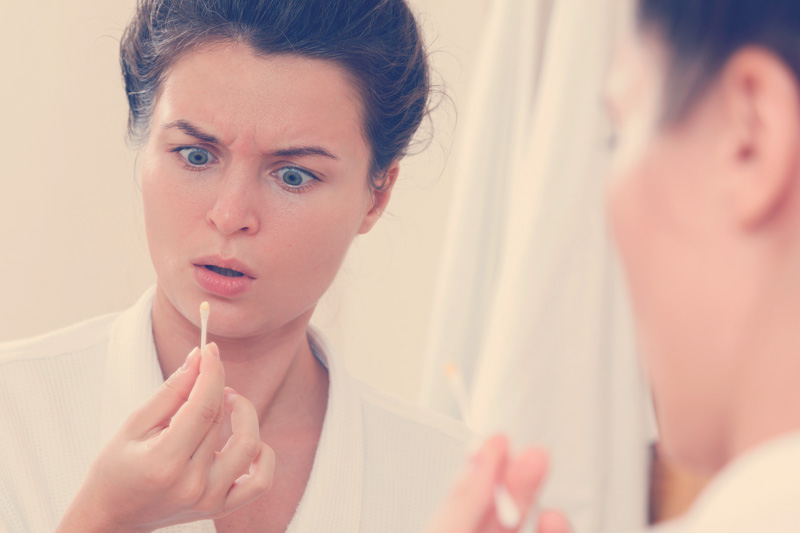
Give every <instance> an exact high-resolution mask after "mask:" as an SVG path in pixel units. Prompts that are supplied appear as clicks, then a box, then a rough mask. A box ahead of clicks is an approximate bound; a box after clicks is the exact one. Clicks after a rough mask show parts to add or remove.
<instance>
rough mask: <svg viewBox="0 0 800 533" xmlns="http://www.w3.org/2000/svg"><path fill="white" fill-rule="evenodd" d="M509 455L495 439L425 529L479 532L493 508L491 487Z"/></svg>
mask: <svg viewBox="0 0 800 533" xmlns="http://www.w3.org/2000/svg"><path fill="white" fill-rule="evenodd" d="M507 454H508V440H507V439H506V438H505V437H504V436H502V435H496V436H494V437H492V438H490V439H489V440H487V441H486V442H485V443H484V444H483V446H481V448H480V450H479V451H478V453H476V454H475V455H474V456H473V457H472V458H471V459H470V461H469V463H468V465H467V469H466V471H465V472H464V473H463V474H461V477H460V478H459V479H458V481H456V483H455V485H454V486H453V488H452V490H451V491H450V494H449V495H448V496H447V498H446V499H445V501H444V503H443V504H442V506H441V507H439V511H438V512H437V514H436V516H435V518H434V519H433V521H432V522H431V524H430V527H429V528H428V533H455V532H458V533H468V532H473V531H478V527H480V526H481V525H482V524H483V523H484V522H485V520H486V517H487V515H488V514H489V513H490V512H491V510H492V509H493V505H494V499H493V498H494V486H495V483H496V481H497V479H498V478H499V476H500V471H501V468H502V466H503V464H504V462H505V459H506V456H507Z"/></svg>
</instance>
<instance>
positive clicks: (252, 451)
mask: <svg viewBox="0 0 800 533" xmlns="http://www.w3.org/2000/svg"><path fill="white" fill-rule="evenodd" d="M237 441H238V442H237V443H236V444H237V446H238V447H239V449H241V450H242V453H244V454H245V455H246V456H247V457H248V458H249V459H251V460H252V459H255V458H256V457H258V454H259V453H261V441H260V440H258V439H256V438H255V437H251V436H245V435H239V436H238V439H237Z"/></svg>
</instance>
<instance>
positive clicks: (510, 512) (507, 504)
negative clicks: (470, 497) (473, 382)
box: [444, 363, 522, 529]
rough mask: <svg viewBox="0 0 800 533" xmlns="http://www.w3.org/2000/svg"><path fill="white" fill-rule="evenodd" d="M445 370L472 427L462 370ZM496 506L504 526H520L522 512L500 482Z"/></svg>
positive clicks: (451, 367) (453, 368) (467, 423)
mask: <svg viewBox="0 0 800 533" xmlns="http://www.w3.org/2000/svg"><path fill="white" fill-rule="evenodd" d="M444 372H445V374H446V375H447V381H448V382H449V383H450V388H451V389H452V390H453V396H454V397H455V399H456V403H457V404H458V408H459V410H460V411H461V418H462V419H463V420H464V424H466V425H467V427H470V428H471V427H472V424H471V422H472V420H471V417H470V410H469V396H468V395H467V387H466V385H465V384H464V379H463V378H462V377H461V372H460V371H459V370H458V366H456V365H455V364H453V363H448V364H447V365H445V367H444ZM494 508H495V513H496V514H497V520H498V521H499V522H500V525H502V526H503V527H504V528H506V529H512V528H515V527H517V526H519V523H520V521H521V520H522V514H521V513H520V511H519V508H518V507H517V504H516V503H514V500H513V499H512V498H511V494H509V492H508V489H507V488H506V486H505V484H503V483H498V484H497V485H495V486H494Z"/></svg>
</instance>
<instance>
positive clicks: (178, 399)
mask: <svg viewBox="0 0 800 533" xmlns="http://www.w3.org/2000/svg"><path fill="white" fill-rule="evenodd" d="M226 416H230V422H231V429H232V435H231V436H230V438H229V439H228V440H227V442H226V444H225V445H224V447H223V448H222V450H220V451H217V446H218V439H219V435H220V429H221V426H222V422H223V419H224V418H225V417H226ZM274 469H275V455H274V452H273V451H272V449H271V448H270V447H269V446H267V445H266V444H264V443H263V442H261V436H260V433H259V428H258V417H257V414H256V411H255V408H254V407H253V405H252V404H251V403H250V402H249V401H248V400H247V399H246V398H244V397H242V396H240V395H238V394H236V393H235V392H234V391H233V390H232V389H226V388H225V373H224V370H223V367H222V362H221V361H220V358H219V349H218V348H217V346H216V344H214V343H211V344H209V345H207V346H206V348H205V350H204V351H203V354H202V356H201V355H200V351H199V349H197V348H195V349H194V350H192V352H191V353H190V354H189V356H188V357H187V359H186V363H185V365H184V366H183V367H182V368H180V369H178V370H177V371H176V372H175V373H174V374H172V375H171V376H170V377H169V378H168V379H167V381H166V382H165V383H164V385H163V386H162V387H161V388H160V389H159V390H158V391H157V392H156V393H155V394H154V395H153V396H152V397H151V398H150V399H149V400H148V401H147V402H145V403H144V404H143V405H142V406H141V407H140V408H139V409H137V410H136V411H134V412H133V414H131V415H130V417H128V419H127V420H126V421H125V423H124V424H123V426H122V428H121V429H120V430H119V431H118V432H117V433H116V435H114V437H113V438H112V439H111V441H110V442H109V443H108V444H107V445H106V446H105V448H103V450H102V451H101V452H100V454H99V455H98V456H97V458H96V459H95V461H94V463H93V464H92V466H91V468H90V470H89V473H88V475H87V477H86V479H85V481H84V483H83V485H82V486H81V488H80V490H79V492H78V494H77V496H76V497H75V499H74V500H73V501H72V503H71V505H70V507H69V509H67V512H66V514H65V515H64V518H63V519H62V521H61V524H60V525H59V528H58V530H59V531H82V532H84V531H111V530H113V531H151V530H153V529H157V528H160V527H165V526H168V525H172V524H178V523H183V522H191V521H195V520H200V519H208V518H218V517H221V516H224V515H226V514H228V513H230V512H231V511H233V510H234V509H236V508H238V507H241V506H242V505H244V504H246V503H248V502H250V501H252V500H253V499H255V498H256V497H258V496H260V495H262V494H263V493H264V492H266V491H267V490H269V488H270V487H271V485H272V476H273V472H274Z"/></svg>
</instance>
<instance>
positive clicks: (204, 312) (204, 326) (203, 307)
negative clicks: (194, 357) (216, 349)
mask: <svg viewBox="0 0 800 533" xmlns="http://www.w3.org/2000/svg"><path fill="white" fill-rule="evenodd" d="M209 309H210V306H209V305H208V302H203V303H201V304H200V353H203V348H205V347H206V332H207V330H208V311H209Z"/></svg>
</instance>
